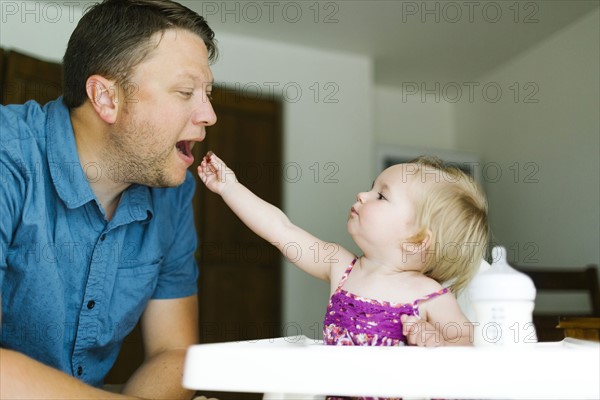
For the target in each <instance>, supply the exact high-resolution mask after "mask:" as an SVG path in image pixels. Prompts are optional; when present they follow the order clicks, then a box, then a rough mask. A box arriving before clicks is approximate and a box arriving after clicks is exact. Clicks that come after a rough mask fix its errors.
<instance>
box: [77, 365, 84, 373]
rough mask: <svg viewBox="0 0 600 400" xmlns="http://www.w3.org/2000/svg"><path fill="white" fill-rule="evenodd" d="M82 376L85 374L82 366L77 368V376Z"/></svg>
mask: <svg viewBox="0 0 600 400" xmlns="http://www.w3.org/2000/svg"><path fill="white" fill-rule="evenodd" d="M81 374H83V368H82V367H81V365H80V366H79V367H77V375H79V376H81Z"/></svg>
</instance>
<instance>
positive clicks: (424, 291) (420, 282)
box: [412, 274, 444, 297]
mask: <svg viewBox="0 0 600 400" xmlns="http://www.w3.org/2000/svg"><path fill="white" fill-rule="evenodd" d="M412 285H413V287H414V289H415V294H416V295H417V297H425V296H428V295H430V294H432V293H436V292H439V291H440V290H443V289H444V287H443V286H442V285H440V283H439V282H438V281H436V280H435V279H432V278H430V277H428V276H425V275H421V274H419V275H418V276H415V277H414V281H413V282H412Z"/></svg>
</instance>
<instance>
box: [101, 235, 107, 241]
mask: <svg viewBox="0 0 600 400" xmlns="http://www.w3.org/2000/svg"><path fill="white" fill-rule="evenodd" d="M104 239H106V234H105V233H103V234H102V236H100V240H101V241H102V242H104Z"/></svg>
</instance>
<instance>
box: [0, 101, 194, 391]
mask: <svg viewBox="0 0 600 400" xmlns="http://www.w3.org/2000/svg"><path fill="white" fill-rule="evenodd" d="M0 139H1V140H0V182H1V188H2V189H1V191H0V216H1V219H0V290H1V295H2V333H1V336H0V344H1V346H2V347H4V348H9V349H14V350H17V351H19V352H21V353H24V354H27V355H29V356H30V357H32V358H34V359H37V360H39V361H41V362H43V363H45V364H47V365H49V366H52V367H55V368H57V369H60V370H62V371H64V372H66V373H68V374H71V375H73V376H75V377H77V378H79V379H81V380H82V381H84V382H86V383H89V384H91V385H94V386H98V385H101V384H102V383H103V379H104V376H105V375H106V374H107V373H108V371H109V370H110V368H111V367H112V365H113V363H114V361H115V359H116V357H117V354H118V352H119V349H120V347H121V343H122V342H123V339H124V338H125V336H126V335H127V334H128V333H129V332H130V331H131V330H132V329H133V328H134V326H135V324H136V323H137V321H138V320H139V318H140V316H141V314H142V312H143V311H144V309H145V308H146V305H147V303H148V301H149V300H150V299H169V298H179V297H185V296H190V295H193V294H195V293H196V291H197V285H196V281H197V277H198V268H197V265H196V262H195V260H194V251H195V249H196V246H197V236H196V232H195V229H194V219H193V209H192V204H191V201H192V197H193V195H194V188H195V184H194V179H193V177H192V175H191V174H190V173H189V172H188V174H187V177H186V180H185V183H184V184H183V185H181V186H179V187H178V188H148V187H146V186H139V185H133V186H131V187H129V188H128V189H127V190H126V191H125V192H124V193H123V195H122V198H121V202H120V204H119V206H118V208H117V210H116V212H115V214H114V216H113V218H112V219H111V220H110V222H107V221H106V218H105V215H104V212H103V210H102V207H101V206H100V205H99V203H98V201H97V199H96V197H95V195H94V193H93V192H92V190H91V188H90V185H89V183H88V181H87V179H86V177H85V175H84V173H83V171H84V169H83V168H86V169H87V168H96V167H97V166H95V165H86V166H84V167H83V168H82V166H81V164H80V162H79V157H78V154H77V151H76V147H75V140H74V136H73V128H72V126H71V121H70V117H69V112H68V109H67V108H66V107H65V106H64V104H63V103H62V99H58V100H56V101H53V102H50V103H48V104H47V105H46V106H44V107H43V108H42V107H40V106H39V105H38V104H37V103H35V102H28V103H26V104H24V105H12V106H6V107H4V106H0ZM96 171H97V173H98V174H101V173H103V171H101V170H100V169H99V168H96ZM88 172H92V171H88ZM91 176H92V179H93V176H98V175H94V174H93V173H92V174H91ZM172 328H173V329H177V327H172Z"/></svg>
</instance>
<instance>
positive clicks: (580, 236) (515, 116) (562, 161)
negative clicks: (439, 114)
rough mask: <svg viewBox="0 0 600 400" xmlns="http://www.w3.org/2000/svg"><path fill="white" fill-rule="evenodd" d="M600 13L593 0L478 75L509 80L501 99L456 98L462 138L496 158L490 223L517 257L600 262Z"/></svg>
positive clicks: (534, 261)
mask: <svg viewBox="0 0 600 400" xmlns="http://www.w3.org/2000/svg"><path fill="white" fill-rule="evenodd" d="M599 19H600V16H599V12H598V9H596V10H595V11H594V12H592V13H590V14H589V15H587V16H585V17H583V18H582V19H580V20H579V21H577V22H576V23H574V24H572V25H570V26H568V27H566V28H565V29H564V30H562V31H560V32H558V33H556V34H555V35H553V36H551V37H549V38H548V39H546V40H545V41H544V42H542V43H541V44H539V45H537V46H536V47H535V48H533V49H531V50H530V51H528V52H527V53H525V54H523V55H521V56H520V57H518V58H516V59H514V60H511V61H510V62H508V63H506V64H504V65H502V66H500V67H498V68H497V69H496V70H495V71H492V72H490V73H489V74H487V75H485V76H483V77H481V78H480V79H479V81H480V82H482V83H486V82H496V83H497V84H499V85H500V86H501V87H503V88H505V89H507V90H505V94H504V96H503V98H502V99H501V101H498V102H497V103H491V102H487V101H478V102H475V103H473V104H459V105H457V108H456V128H455V130H456V132H457V146H458V147H460V148H463V149H465V150H472V151H475V152H478V153H480V154H481V155H482V157H483V160H484V162H486V163H487V164H488V165H489V166H490V168H489V171H488V172H489V174H488V175H489V176H488V182H487V191H488V194H489V199H490V209H491V212H490V216H491V225H492V228H493V230H494V233H495V238H496V241H497V242H499V243H500V244H503V245H505V246H507V247H508V250H509V251H508V254H509V257H511V258H512V259H513V261H516V262H518V263H520V264H531V265H546V266H583V265H585V264H590V263H594V264H599V263H600V237H599V235H600V216H599V215H600V210H599V209H600V190H599V183H600V161H599V157H600V143H599V138H600V122H599V120H600V117H599V113H600V112H599V110H600V104H599V98H600V93H599V91H600V82H599V77H600V65H599V60H600V55H599V48H600V43H599V41H600V32H599V24H598V21H599ZM514 82H518V86H519V87H520V93H519V95H518V96H517V97H516V98H515V94H516V86H513V88H514V89H513V90H510V89H509V87H510V86H511V85H514ZM525 85H529V86H527V87H526V86H525ZM534 91H536V92H534ZM527 100H529V101H531V100H534V101H537V102H527ZM500 171H501V172H502V175H501V176H499V175H498V174H497V172H500ZM517 172H518V174H517ZM542 307H543V305H542Z"/></svg>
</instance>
